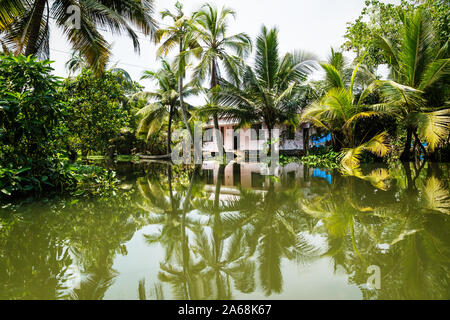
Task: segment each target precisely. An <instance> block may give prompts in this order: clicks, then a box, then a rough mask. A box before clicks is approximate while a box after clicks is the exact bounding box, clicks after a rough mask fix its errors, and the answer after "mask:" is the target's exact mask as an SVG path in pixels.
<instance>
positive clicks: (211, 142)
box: [203, 119, 314, 154]
mask: <svg viewBox="0 0 450 320" xmlns="http://www.w3.org/2000/svg"><path fill="white" fill-rule="evenodd" d="M237 125H238V123H237V121H233V120H225V119H219V129H220V132H221V134H222V137H223V146H224V149H225V151H226V152H227V153H228V152H233V153H245V152H255V151H261V150H263V149H265V148H267V144H266V141H267V140H268V138H269V133H268V131H267V130H265V131H264V134H265V138H266V140H259V131H260V130H262V129H267V127H266V126H265V125H263V124H258V125H253V126H252V127H251V128H240V129H237ZM203 128H204V131H205V134H204V138H203V151H204V152H205V153H215V152H218V150H217V144H216V136H215V134H214V132H213V130H210V129H214V124H213V121H212V120H211V121H209V122H208V123H207V124H205V125H204V126H203ZM307 128H309V124H304V125H302V126H298V127H297V128H295V129H294V128H293V127H291V126H286V125H283V126H281V127H276V128H275V129H279V135H280V145H279V147H280V153H290V154H299V153H302V152H303V151H304V149H305V148H304V140H305V139H304V134H305V130H304V129H307ZM251 129H254V130H251ZM312 130H314V129H313V128H312ZM311 133H312V132H310V134H311ZM312 146H313V142H312V141H310V142H309V147H312Z"/></svg>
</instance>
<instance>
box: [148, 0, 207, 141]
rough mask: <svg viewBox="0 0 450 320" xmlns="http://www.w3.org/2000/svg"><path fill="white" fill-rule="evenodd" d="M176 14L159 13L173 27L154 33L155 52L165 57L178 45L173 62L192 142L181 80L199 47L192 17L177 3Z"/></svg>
mask: <svg viewBox="0 0 450 320" xmlns="http://www.w3.org/2000/svg"><path fill="white" fill-rule="evenodd" d="M175 9H176V12H175V13H172V12H170V11H169V10H165V11H163V12H161V17H162V18H163V19H164V18H166V17H169V18H171V19H172V20H173V25H172V26H169V27H166V28H161V29H159V30H157V32H156V43H160V42H162V43H161V45H160V47H159V48H158V50H157V55H158V56H161V55H163V54H164V55H167V54H168V53H169V52H170V51H171V50H173V49H174V48H175V47H176V46H177V45H178V56H177V58H176V60H175V64H176V67H177V74H178V91H179V92H178V94H179V97H180V107H181V111H182V114H183V121H184V124H185V126H186V129H187V130H188V132H189V135H190V136H191V139H192V141H194V133H193V131H192V128H191V126H190V125H189V114H188V112H187V108H186V106H185V103H184V99H183V93H182V91H183V79H184V76H185V73H186V68H187V66H188V62H189V58H190V56H191V55H195V56H197V57H199V55H200V53H201V47H200V46H199V44H198V42H197V41H196V39H195V35H194V28H193V24H194V21H193V19H192V17H188V16H185V14H184V12H183V5H182V4H181V3H180V2H179V1H177V2H176V3H175Z"/></svg>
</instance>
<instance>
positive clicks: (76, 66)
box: [65, 51, 88, 77]
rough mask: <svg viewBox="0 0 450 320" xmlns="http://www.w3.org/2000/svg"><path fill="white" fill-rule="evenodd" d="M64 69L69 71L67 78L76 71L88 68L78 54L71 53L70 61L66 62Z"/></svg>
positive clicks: (75, 52)
mask: <svg viewBox="0 0 450 320" xmlns="http://www.w3.org/2000/svg"><path fill="white" fill-rule="evenodd" d="M65 66H66V69H67V71H69V77H70V76H71V75H72V74H74V73H75V72H77V71H80V70H83V69H84V68H87V67H88V64H87V61H86V59H84V58H83V56H82V55H81V54H80V52H77V51H72V55H71V56H70V59H69V60H67V62H66V65H65Z"/></svg>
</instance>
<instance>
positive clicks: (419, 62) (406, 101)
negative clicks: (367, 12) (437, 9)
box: [374, 9, 450, 161]
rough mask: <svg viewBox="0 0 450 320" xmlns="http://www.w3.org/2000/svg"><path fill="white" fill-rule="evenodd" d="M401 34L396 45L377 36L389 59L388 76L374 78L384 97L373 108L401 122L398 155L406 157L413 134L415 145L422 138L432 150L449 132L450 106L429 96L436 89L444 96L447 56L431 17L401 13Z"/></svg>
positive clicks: (449, 65) (449, 69) (449, 61)
mask: <svg viewBox="0 0 450 320" xmlns="http://www.w3.org/2000/svg"><path fill="white" fill-rule="evenodd" d="M401 35H402V36H401V40H400V44H399V46H395V45H393V44H392V43H391V41H389V40H388V39H385V38H379V41H378V43H379V46H380V48H381V49H382V50H383V52H384V54H385V56H386V57H387V58H388V61H390V68H391V79H392V80H387V81H378V82H377V86H378V87H379V88H381V93H382V97H383V100H384V101H383V102H382V103H381V104H378V105H375V106H374V109H375V110H380V111H384V112H388V113H390V114H392V115H394V116H396V117H397V118H398V119H399V120H400V121H401V122H402V123H404V124H405V127H406V140H405V147H404V150H403V153H402V155H401V159H402V160H404V161H409V160H410V153H411V142H412V138H413V136H414V139H415V140H416V142H417V145H419V146H422V143H420V139H423V140H425V141H426V142H427V144H428V147H427V148H428V151H429V152H433V151H434V149H435V148H436V147H437V146H438V145H439V144H440V143H442V142H443V141H445V139H446V137H447V136H448V134H449V126H450V109H445V108H444V107H443V104H448V101H443V102H442V101H441V102H439V104H440V105H436V104H435V103H432V102H431V99H429V98H430V93H431V92H433V91H434V92H436V90H437V91H438V92H440V94H441V96H444V94H443V92H444V91H445V90H444V89H443V88H445V81H448V74H449V72H450V58H449V56H448V42H447V43H446V44H445V45H444V46H443V47H439V42H438V41H437V40H436V38H435V36H434V34H433V28H432V25H431V19H430V17H429V15H428V13H427V12H425V11H424V10H423V9H417V10H415V11H414V12H412V13H411V14H409V15H407V16H405V17H404V24H403V28H402V30H401ZM443 83H444V86H443ZM441 103H442V104H441ZM433 104H435V105H433ZM423 151H426V150H423ZM427 153H428V152H425V154H427Z"/></svg>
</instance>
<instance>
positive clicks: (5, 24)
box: [0, 0, 156, 70]
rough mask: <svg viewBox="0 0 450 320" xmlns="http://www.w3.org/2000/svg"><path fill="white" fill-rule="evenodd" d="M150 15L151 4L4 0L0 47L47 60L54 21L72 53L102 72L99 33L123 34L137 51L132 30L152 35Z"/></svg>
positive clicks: (105, 48)
mask: <svg viewBox="0 0 450 320" xmlns="http://www.w3.org/2000/svg"><path fill="white" fill-rule="evenodd" d="M78 13H79V17H77V16H76V15H77V14H78ZM152 14H153V0H140V1H118V0H114V1H90V0H81V1H77V2H73V1H47V0H34V1H29V0H4V1H2V3H1V8H0V34H1V33H3V39H2V43H3V45H4V46H6V47H9V48H10V49H11V51H13V52H14V53H15V54H25V55H27V56H28V55H38V56H41V57H48V56H49V49H50V48H49V37H50V28H49V26H50V19H54V22H55V24H56V25H57V26H58V27H59V28H61V29H62V30H63V32H64V34H65V36H66V37H67V39H68V40H69V42H70V44H71V46H72V47H73V49H74V50H78V51H79V52H80V53H81V55H82V56H84V57H85V58H86V60H87V61H88V63H89V65H91V66H95V67H96V68H97V70H103V67H104V65H105V62H106V60H107V57H108V56H109V53H110V48H109V45H108V43H107V42H106V40H105V38H104V37H103V36H102V34H101V33H100V31H101V30H103V29H102V28H107V29H108V30H110V31H112V32H114V33H116V34H121V33H123V32H125V33H126V34H127V35H128V36H129V37H130V38H131V40H132V41H133V46H134V49H135V50H136V51H139V37H138V35H137V34H136V31H134V29H133V27H136V28H138V29H139V31H140V32H143V33H144V34H145V35H153V34H154V32H155V30H156V22H155V21H154V20H153V18H152ZM74 15H75V16H74ZM77 19H79V23H77V21H75V20H77ZM74 21H75V24H74V23H73V22H74Z"/></svg>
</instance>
